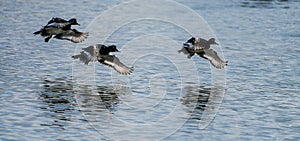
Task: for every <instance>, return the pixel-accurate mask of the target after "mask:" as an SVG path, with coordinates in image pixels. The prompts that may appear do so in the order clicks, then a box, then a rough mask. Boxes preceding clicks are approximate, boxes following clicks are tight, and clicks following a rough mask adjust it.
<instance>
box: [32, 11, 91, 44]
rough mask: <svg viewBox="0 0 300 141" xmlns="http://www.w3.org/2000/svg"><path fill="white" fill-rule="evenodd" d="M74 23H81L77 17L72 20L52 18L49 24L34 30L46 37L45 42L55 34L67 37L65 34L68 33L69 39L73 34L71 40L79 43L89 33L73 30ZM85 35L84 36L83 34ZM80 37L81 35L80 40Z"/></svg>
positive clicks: (62, 37) (58, 37)
mask: <svg viewBox="0 0 300 141" xmlns="http://www.w3.org/2000/svg"><path fill="white" fill-rule="evenodd" d="M72 25H80V24H79V23H78V22H77V20H76V19H75V18H72V19H70V20H68V21H67V20H64V19H62V18H57V17H55V18H52V19H51V20H50V21H48V24H47V25H46V26H44V27H42V28H41V29H40V30H39V31H36V32H34V33H33V34H34V35H38V34H40V35H41V36H43V37H45V42H49V40H50V39H51V38H52V37H53V36H54V35H58V34H60V35H59V36H57V39H62V40H64V39H66V38H65V36H63V35H68V37H67V39H69V38H70V36H73V38H74V39H73V40H70V41H72V42H74V43H78V42H81V41H83V40H84V39H85V38H87V36H88V33H84V34H80V33H81V32H79V31H77V30H73V29H72V28H71V26H72ZM83 35H84V36H83ZM78 37H81V38H80V40H79V38H78Z"/></svg>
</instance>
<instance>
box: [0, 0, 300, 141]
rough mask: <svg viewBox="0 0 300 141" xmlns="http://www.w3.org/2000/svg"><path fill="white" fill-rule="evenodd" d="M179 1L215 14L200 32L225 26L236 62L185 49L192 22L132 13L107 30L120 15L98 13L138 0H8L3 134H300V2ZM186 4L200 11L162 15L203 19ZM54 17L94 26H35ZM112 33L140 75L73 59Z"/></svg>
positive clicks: (227, 50) (227, 47)
mask: <svg viewBox="0 0 300 141" xmlns="http://www.w3.org/2000/svg"><path fill="white" fill-rule="evenodd" d="M169 2H170V1H169ZM177 2H178V3H180V4H182V5H183V6H185V8H190V9H191V10H192V11H194V12H196V13H198V14H199V15H201V16H202V17H203V18H204V20H205V21H207V23H206V24H207V25H209V26H210V28H211V29H212V31H209V30H201V29H199V31H197V32H195V33H197V34H199V35H198V36H200V37H201V36H205V38H208V36H210V35H211V34H212V33H214V34H215V35H214V36H216V37H217V41H218V42H219V43H220V46H213V47H214V48H215V49H217V50H218V54H219V55H220V56H222V58H225V60H228V61H229V65H228V66H227V67H226V69H225V70H215V69H213V68H211V67H210V66H209V63H208V62H207V61H205V60H204V59H201V58H199V57H197V56H195V57H194V58H193V60H189V59H186V56H184V55H182V54H177V52H176V51H177V50H179V49H180V48H181V45H182V43H183V42H185V41H186V40H187V39H188V38H189V37H190V33H188V32H187V31H185V30H184V29H183V28H181V27H180V25H176V24H170V23H169V22H166V21H161V20H155V19H144V20H138V21H134V22H132V23H127V24H126V23H124V24H123V26H122V27H120V28H119V29H116V30H115V31H114V32H113V33H110V35H111V36H109V37H107V38H106V39H107V40H106V41H104V40H101V39H102V38H101V39H100V38H98V36H99V37H102V36H101V35H102V34H103V33H106V32H109V29H110V28H111V27H110V26H109V24H105V27H103V28H102V25H101V24H102V23H105V22H106V23H113V21H114V19H116V18H120V17H118V15H114V16H115V17H114V16H113V17H111V19H110V20H111V21H110V20H105V21H101V20H97V18H96V17H97V16H99V15H101V14H107V13H108V12H106V13H105V11H107V10H109V9H111V8H114V7H116V6H118V5H120V4H124V3H125V4H126V3H130V2H129V1H116V0H113V1H108V0H107V1H98V2H95V1H93V2H91V1H60V0H51V1H22V0H10V1H3V0H2V1H0V5H1V21H0V25H1V26H0V31H1V34H0V36H1V39H0V42H1V51H0V56H1V57H0V58H1V60H0V64H1V65H0V66H1V67H0V107H1V109H0V140H137V139H139V140H171V141H173V140H178V141H182V140H295V141H296V140H300V104H299V103H300V102H299V101H300V95H299V92H300V69H299V65H300V63H299V62H300V60H299V55H300V26H299V25H300V14H299V13H300V2H299V1H298V0H213V1H208V0H200V1H199V0H188V1H183V0H178V1H177ZM146 6H149V5H147V4H145V9H147V8H146ZM156 6H157V8H158V9H156V11H158V12H159V11H160V10H168V8H167V5H163V4H162V5H156ZM156 6H154V9H155V8H156ZM164 8H165V9H164ZM124 9H126V7H124ZM120 10H122V8H120ZM115 11H117V10H115ZM154 11H155V10H154ZM170 11H171V10H170ZM138 12H141V11H136V13H138ZM126 14H128V15H130V13H124V15H126ZM168 14H169V15H168ZM180 14H186V15H189V13H184V12H182V11H180V9H178V13H176V12H175V13H174V12H173V13H168V12H166V13H163V14H162V15H167V16H168V17H172V18H174V19H178V20H182V21H184V23H189V22H190V25H191V26H194V24H193V23H194V21H193V19H191V21H189V20H186V19H188V17H185V16H184V17H182V16H179V15H180ZM194 14H195V13H194ZM132 15H134V14H132ZM138 15H143V13H142V12H141V13H139V14H138ZM176 15H177V17H176ZM52 17H62V18H66V19H67V18H73V17H75V18H77V20H78V22H79V23H80V24H81V26H74V28H76V29H78V30H80V31H89V32H90V36H89V37H88V39H87V40H86V41H84V42H82V43H78V44H74V43H71V42H69V41H59V40H55V39H52V40H50V42H49V43H45V42H44V41H43V38H42V37H40V36H34V35H33V34H32V33H33V32H35V31H36V30H39V29H40V28H41V27H42V26H43V25H45V24H46V22H47V21H48V20H49V19H50V18H52ZM127 18H131V17H129V16H128V17H126V16H124V17H123V20H125V19H127ZM95 19H96V20H95ZM166 19H167V18H166ZM115 22H117V21H115ZM95 25H99V27H97V28H96V27H95ZM100 25H101V26H100ZM113 25H114V24H112V26H113ZM98 28H99V29H98ZM187 28H188V27H187ZM204 29H206V28H204ZM195 33H191V34H195ZM96 34H99V35H96ZM169 39H172V41H170V42H167V43H165V42H164V41H166V40H169ZM102 42H105V43H107V44H117V46H118V47H119V48H121V52H120V53H117V54H116V55H117V56H118V57H119V58H120V60H121V61H122V62H124V64H127V65H130V66H134V69H135V70H134V72H133V74H132V75H130V76H129V77H127V76H121V75H119V74H117V73H116V72H114V71H113V70H112V69H110V68H108V67H104V66H103V65H100V64H98V63H95V64H90V65H88V66H85V65H83V64H82V63H80V62H79V61H74V60H72V58H71V56H72V55H74V54H75V53H79V52H80V49H81V48H83V47H87V46H88V45H90V44H92V43H102ZM146 53H150V54H148V55H143V54H146ZM195 66H196V67H195ZM191 67H192V68H196V69H192V68H191ZM219 75H220V76H219ZM219 77H220V78H219ZM198 80H200V81H198ZM212 80H214V81H212ZM217 80H220V81H221V82H220V84H221V85H216V84H215V83H214V82H215V81H217ZM216 83H217V82H216ZM217 84H218V83H217Z"/></svg>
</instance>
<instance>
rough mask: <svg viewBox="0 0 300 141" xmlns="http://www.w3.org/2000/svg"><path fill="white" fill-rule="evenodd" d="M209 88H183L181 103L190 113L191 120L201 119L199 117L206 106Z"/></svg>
mask: <svg viewBox="0 0 300 141" xmlns="http://www.w3.org/2000/svg"><path fill="white" fill-rule="evenodd" d="M210 92H211V88H206V87H205V86H192V85H191V86H185V87H184V88H183V97H182V99H181V103H182V104H183V105H185V106H186V107H187V110H188V111H187V112H189V113H191V119H197V120H200V119H201V115H202V113H203V111H204V110H205V107H206V105H207V104H208V99H209V95H210Z"/></svg>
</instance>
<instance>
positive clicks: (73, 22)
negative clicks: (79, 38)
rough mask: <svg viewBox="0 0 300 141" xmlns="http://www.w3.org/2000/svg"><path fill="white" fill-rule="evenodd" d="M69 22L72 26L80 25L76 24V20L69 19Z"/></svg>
mask: <svg viewBox="0 0 300 141" xmlns="http://www.w3.org/2000/svg"><path fill="white" fill-rule="evenodd" d="M69 22H70V23H71V24H72V25H80V24H79V23H77V20H76V19H75V18H72V19H70V20H69Z"/></svg>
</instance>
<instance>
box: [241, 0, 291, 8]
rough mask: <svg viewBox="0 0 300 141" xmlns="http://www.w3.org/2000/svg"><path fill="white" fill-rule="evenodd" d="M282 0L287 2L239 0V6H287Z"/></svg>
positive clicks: (279, 0)
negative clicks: (240, 0)
mask: <svg viewBox="0 0 300 141" xmlns="http://www.w3.org/2000/svg"><path fill="white" fill-rule="evenodd" d="M283 2H288V0H244V1H242V2H241V6H242V7H247V8H276V7H279V8H289V6H287V5H285V3H283Z"/></svg>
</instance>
